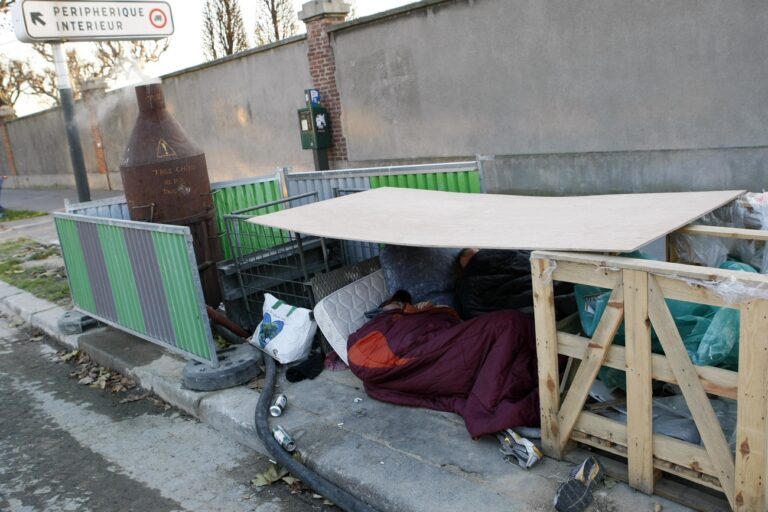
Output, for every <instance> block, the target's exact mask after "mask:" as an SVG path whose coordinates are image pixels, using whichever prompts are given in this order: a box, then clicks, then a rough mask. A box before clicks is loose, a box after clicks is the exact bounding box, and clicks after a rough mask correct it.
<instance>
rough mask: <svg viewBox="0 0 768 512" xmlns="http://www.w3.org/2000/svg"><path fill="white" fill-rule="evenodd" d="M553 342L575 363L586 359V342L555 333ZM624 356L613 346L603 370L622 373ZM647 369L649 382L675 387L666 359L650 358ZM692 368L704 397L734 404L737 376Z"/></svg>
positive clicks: (711, 368)
mask: <svg viewBox="0 0 768 512" xmlns="http://www.w3.org/2000/svg"><path fill="white" fill-rule="evenodd" d="M557 339H558V348H557V350H558V352H559V353H560V354H562V355H565V356H568V357H573V358H576V359H584V358H585V357H586V355H587V351H588V350H589V347H587V344H588V343H589V341H590V340H589V338H584V337H582V336H577V335H575V334H568V333H565V332H558V333H557ZM626 354H627V350H626V349H625V348H624V347H621V346H618V345H613V346H612V347H611V348H609V349H608V355H607V357H606V358H605V361H603V366H607V367H609V368H616V369H617V370H622V371H624V370H625V369H626V367H627V358H626ZM651 366H652V368H653V375H652V376H653V379H655V380H661V381H664V382H669V383H670V384H677V378H676V377H675V374H674V373H673V372H672V368H671V367H670V364H669V361H667V358H666V357H664V356H662V355H661V354H652V355H651ZM694 368H695V370H696V373H697V374H698V375H699V379H700V380H701V384H702V385H703V386H704V390H705V391H706V392H707V393H712V394H713V395H717V396H722V397H725V398H730V399H732V400H736V398H737V395H738V378H739V376H738V373H736V372H732V371H730V370H724V369H722V368H715V367H714V366H696V367H694Z"/></svg>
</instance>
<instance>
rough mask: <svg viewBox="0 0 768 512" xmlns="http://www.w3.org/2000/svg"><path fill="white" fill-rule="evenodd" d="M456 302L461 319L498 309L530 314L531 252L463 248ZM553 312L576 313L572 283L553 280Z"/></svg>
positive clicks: (531, 294)
mask: <svg viewBox="0 0 768 512" xmlns="http://www.w3.org/2000/svg"><path fill="white" fill-rule="evenodd" d="M458 264H459V270H458V278H457V279H456V284H455V290H456V291H455V294H456V296H455V304H456V307H457V309H458V311H459V314H460V315H461V317H462V318H464V319H469V318H474V317H476V316H478V315H482V314H484V313H488V312H491V311H498V310H500V309H516V310H518V311H521V312H523V313H528V314H531V315H532V314H533V287H532V284H531V252H530V251H517V250H500V249H482V250H477V249H471V248H467V249H462V250H461V252H460V253H459V255H458ZM554 286H555V315H556V316H557V318H558V319H561V318H564V317H566V316H568V315H570V314H573V313H575V312H576V299H575V297H574V294H573V284H571V283H561V282H557V281H555V283H554Z"/></svg>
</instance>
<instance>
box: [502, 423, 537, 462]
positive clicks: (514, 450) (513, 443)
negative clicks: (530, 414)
mask: <svg viewBox="0 0 768 512" xmlns="http://www.w3.org/2000/svg"><path fill="white" fill-rule="evenodd" d="M496 439H498V440H499V443H500V444H501V448H499V451H500V452H501V453H503V454H504V460H506V461H507V462H510V463H513V462H517V464H518V465H519V466H520V467H521V468H523V469H528V468H530V467H532V466H533V465H534V464H536V463H537V462H539V460H541V458H542V457H543V454H542V453H541V450H539V449H538V448H537V447H536V445H535V444H533V443H532V442H530V441H529V440H528V439H526V438H524V437H523V436H521V435H519V434H518V433H517V432H515V431H514V430H512V429H511V428H508V429H506V430H504V431H502V432H499V433H498V434H496Z"/></svg>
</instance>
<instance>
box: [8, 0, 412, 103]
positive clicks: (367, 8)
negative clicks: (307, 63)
mask: <svg viewBox="0 0 768 512" xmlns="http://www.w3.org/2000/svg"><path fill="white" fill-rule="evenodd" d="M166 1H167V2H168V3H169V4H171V10H172V12H173V21H174V26H175V31H174V35H173V36H171V45H170V47H169V49H168V51H166V52H165V53H164V54H163V56H162V57H161V60H160V62H158V63H156V64H150V65H148V66H147V68H146V69H145V73H146V74H147V75H149V76H158V75H163V74H166V73H170V72H172V71H176V70H179V69H183V68H187V67H190V66H194V65H196V64H200V63H201V62H203V60H204V59H203V51H202V46H201V44H200V34H201V30H202V21H203V20H202V12H203V6H204V4H205V0H166ZM239 1H240V10H241V11H242V14H243V21H244V23H245V28H246V32H247V33H248V35H249V37H252V35H253V28H254V22H255V17H256V3H255V0H239ZM305 1H306V0H293V4H294V9H295V11H296V12H297V13H298V12H299V11H300V10H301V6H302V4H304V3H305ZM414 1H416V0H355V2H354V3H355V10H356V12H357V17H363V16H368V15H370V14H374V13H377V12H381V11H385V10H387V9H392V8H394V7H398V6H401V5H405V4H408V3H411V2H414ZM299 27H300V29H301V30H302V31H303V29H304V24H303V23H299ZM77 45H87V43H77ZM0 53H2V54H3V55H7V56H8V57H11V58H14V59H22V60H24V59H28V58H31V59H36V56H35V54H34V52H32V50H31V45H28V44H24V43H20V42H18V41H17V40H16V37H15V36H14V35H13V33H12V32H10V31H2V32H0ZM84 53H86V54H87V53H88V52H87V50H86V51H84ZM138 81H141V77H139V76H136V75H134V76H130V77H126V79H125V80H123V81H122V83H121V84H120V85H128V84H130V83H133V82H138ZM43 107H44V105H41V104H40V103H39V102H37V101H35V100H34V99H33V98H25V99H23V100H21V101H19V103H17V105H16V111H17V114H19V115H26V114H29V113H32V112H34V111H36V110H40V109H41V108H43Z"/></svg>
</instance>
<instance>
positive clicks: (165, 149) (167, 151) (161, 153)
mask: <svg viewBox="0 0 768 512" xmlns="http://www.w3.org/2000/svg"><path fill="white" fill-rule="evenodd" d="M170 156H176V151H174V150H173V148H172V147H171V145H170V144H168V142H166V141H165V139H160V140H158V141H157V158H168V157H170Z"/></svg>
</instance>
